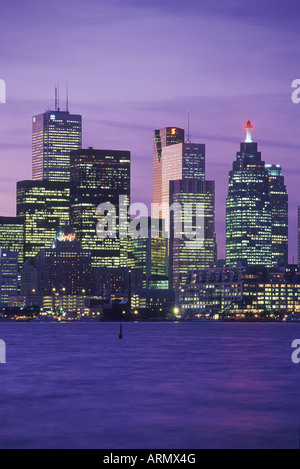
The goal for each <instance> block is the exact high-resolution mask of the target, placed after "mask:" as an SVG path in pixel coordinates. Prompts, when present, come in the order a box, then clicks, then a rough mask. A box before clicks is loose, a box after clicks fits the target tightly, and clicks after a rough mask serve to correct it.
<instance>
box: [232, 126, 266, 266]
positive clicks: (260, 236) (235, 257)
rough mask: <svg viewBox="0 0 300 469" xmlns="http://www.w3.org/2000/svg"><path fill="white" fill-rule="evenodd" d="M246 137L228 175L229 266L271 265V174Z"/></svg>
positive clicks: (254, 146) (248, 128)
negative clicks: (239, 263)
mask: <svg viewBox="0 0 300 469" xmlns="http://www.w3.org/2000/svg"><path fill="white" fill-rule="evenodd" d="M245 128H246V130H247V137H246V140H245V142H243V143H241V146H240V151H239V152H238V153H237V156H236V160H235V161H234V162H233V166H232V170H231V171H230V173H229V188H228V197H227V199H226V265H228V266H230V267H234V266H236V265H237V263H238V262H240V261H242V262H244V261H245V262H247V263H248V264H249V265H265V266H266V267H271V266H272V210H271V202H270V198H269V179H268V171H267V170H266V168H265V163H264V161H262V160H261V153H260V152H258V151H257V143H254V142H253V141H252V138H251V130H252V128H253V126H252V124H251V122H250V121H248V122H247V124H246V126H245Z"/></svg>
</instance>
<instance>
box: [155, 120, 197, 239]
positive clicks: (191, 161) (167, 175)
mask: <svg viewBox="0 0 300 469" xmlns="http://www.w3.org/2000/svg"><path fill="white" fill-rule="evenodd" d="M187 178H189V179H197V180H200V181H204V180H205V145H204V144H203V143H190V142H184V130H183V129H178V128H176V127H166V128H164V129H162V130H155V131H154V153H153V203H154V206H153V207H154V210H153V216H154V217H155V218H164V220H165V229H166V231H167V232H169V190H170V189H169V183H170V181H176V180H179V179H187ZM156 204H162V207H161V209H160V207H159V206H158V205H156Z"/></svg>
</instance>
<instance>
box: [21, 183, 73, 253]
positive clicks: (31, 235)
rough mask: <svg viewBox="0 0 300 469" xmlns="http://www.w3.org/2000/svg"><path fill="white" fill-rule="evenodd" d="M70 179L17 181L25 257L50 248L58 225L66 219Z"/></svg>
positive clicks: (67, 220)
mask: <svg viewBox="0 0 300 469" xmlns="http://www.w3.org/2000/svg"><path fill="white" fill-rule="evenodd" d="M69 204H70V188H69V183H63V182H51V181H19V182H18V183H17V215H18V216H21V217H23V219H24V259H25V260H26V259H28V258H29V257H34V256H35V255H36V254H37V253H38V252H39V251H40V250H41V249H44V248H50V247H51V244H52V241H53V238H54V236H55V233H56V232H57V230H58V229H59V227H60V226H62V225H64V224H65V223H69V217H70V207H69Z"/></svg>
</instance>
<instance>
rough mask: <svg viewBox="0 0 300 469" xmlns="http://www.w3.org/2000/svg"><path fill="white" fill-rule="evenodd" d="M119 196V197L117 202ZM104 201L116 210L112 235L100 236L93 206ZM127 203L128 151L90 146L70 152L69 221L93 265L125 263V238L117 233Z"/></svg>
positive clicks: (126, 240) (118, 265) (128, 194)
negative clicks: (102, 237) (113, 234)
mask: <svg viewBox="0 0 300 469" xmlns="http://www.w3.org/2000/svg"><path fill="white" fill-rule="evenodd" d="M120 196H121V197H123V202H122V201H121V205H120ZM107 202H110V203H111V204H112V205H113V206H114V207H115V209H116V227H117V230H116V237H115V238H112V237H106V238H104V239H101V238H99V237H98V236H97V233H96V228H97V224H98V222H99V221H100V219H101V216H98V215H97V207H98V206H99V205H100V204H102V203H107ZM129 204H130V152H129V151H119V150H96V149H93V148H91V147H90V148H88V149H82V150H77V151H72V152H71V185H70V210H71V211H70V221H71V226H72V227H73V228H74V231H75V233H76V235H77V238H78V241H79V242H80V244H81V246H82V249H87V250H89V251H90V252H91V255H92V266H93V267H112V268H116V267H126V266H128V265H129V246H130V243H129V240H128V239H127V237H126V238H123V237H122V238H121V237H120V236H119V227H120V225H119V214H120V210H121V211H122V213H123V214H124V213H125V224H127V223H128V221H129V220H128V213H127V208H128V205H129ZM127 227H128V226H127V225H126V230H127ZM122 236H123V235H122ZM126 236H127V234H126Z"/></svg>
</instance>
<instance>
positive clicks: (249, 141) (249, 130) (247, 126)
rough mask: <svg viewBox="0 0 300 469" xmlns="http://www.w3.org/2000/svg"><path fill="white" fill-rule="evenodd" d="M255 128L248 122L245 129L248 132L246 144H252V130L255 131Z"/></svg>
mask: <svg viewBox="0 0 300 469" xmlns="http://www.w3.org/2000/svg"><path fill="white" fill-rule="evenodd" d="M253 127H254V126H253V124H252V122H251V121H250V120H248V121H247V123H246V124H245V129H246V131H247V134H246V140H245V142H246V143H252V137H251V130H252V129H253Z"/></svg>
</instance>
